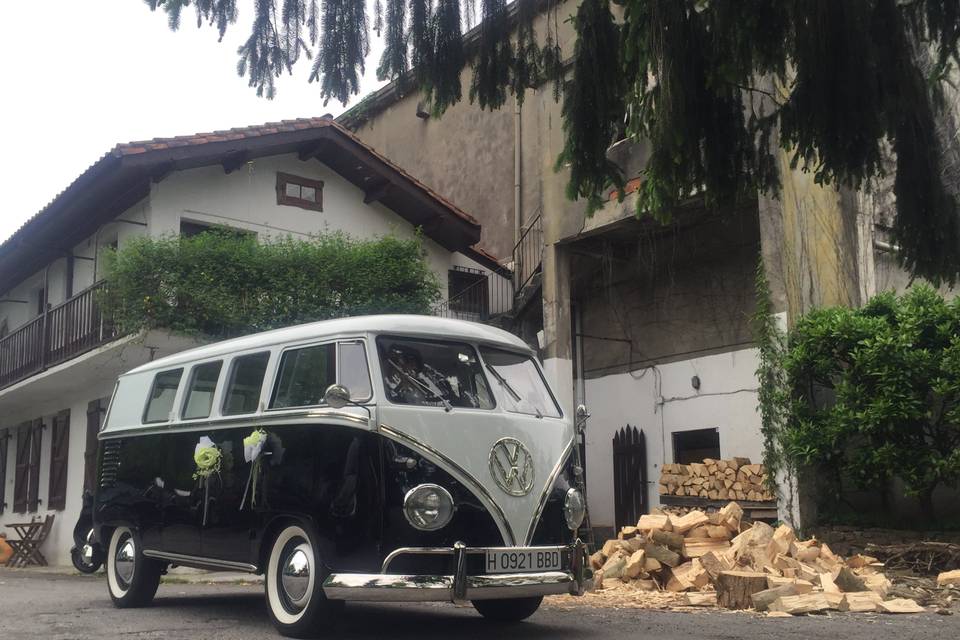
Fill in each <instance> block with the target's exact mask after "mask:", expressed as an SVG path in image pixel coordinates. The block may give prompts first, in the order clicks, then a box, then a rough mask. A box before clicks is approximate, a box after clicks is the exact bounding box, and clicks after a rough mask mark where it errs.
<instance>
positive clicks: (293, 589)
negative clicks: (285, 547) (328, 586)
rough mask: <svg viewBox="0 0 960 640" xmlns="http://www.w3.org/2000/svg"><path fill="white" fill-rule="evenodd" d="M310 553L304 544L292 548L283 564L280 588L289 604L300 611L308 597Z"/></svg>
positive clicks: (307, 546) (308, 547) (306, 544)
mask: <svg viewBox="0 0 960 640" xmlns="http://www.w3.org/2000/svg"><path fill="white" fill-rule="evenodd" d="M311 555H312V551H311V549H310V545H309V544H308V543H306V542H304V543H301V544H299V545H297V546H296V547H294V548H293V550H292V551H291V552H290V554H289V555H288V556H287V558H286V561H285V562H284V563H283V571H282V572H281V573H280V586H281V587H283V592H284V594H285V595H286V596H287V599H288V600H289V601H290V604H292V605H294V606H295V607H297V608H300V609H302V608H303V607H304V606H305V605H306V603H307V600H308V598H309V596H310V594H309V593H308V589H309V587H310V557H311Z"/></svg>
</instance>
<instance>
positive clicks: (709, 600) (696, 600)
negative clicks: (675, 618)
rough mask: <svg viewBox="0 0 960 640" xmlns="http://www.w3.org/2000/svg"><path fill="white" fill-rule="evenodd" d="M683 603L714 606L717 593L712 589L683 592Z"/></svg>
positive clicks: (695, 605) (693, 605)
mask: <svg viewBox="0 0 960 640" xmlns="http://www.w3.org/2000/svg"><path fill="white" fill-rule="evenodd" d="M683 603H684V604H685V605H687V606H688V607H715V606H717V594H716V593H715V592H713V591H705V592H697V591H693V592H689V593H686V594H684V596H683Z"/></svg>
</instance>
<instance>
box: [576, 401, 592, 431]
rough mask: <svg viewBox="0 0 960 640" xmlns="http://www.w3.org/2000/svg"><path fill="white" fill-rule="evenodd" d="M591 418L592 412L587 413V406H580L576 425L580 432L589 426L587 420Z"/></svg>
mask: <svg viewBox="0 0 960 640" xmlns="http://www.w3.org/2000/svg"><path fill="white" fill-rule="evenodd" d="M589 417H590V412H589V411H587V407H586V405H582V404H578V405H577V414H576V425H577V429H578V430H580V431H583V430H584V427H585V426H586V425H587V418H589Z"/></svg>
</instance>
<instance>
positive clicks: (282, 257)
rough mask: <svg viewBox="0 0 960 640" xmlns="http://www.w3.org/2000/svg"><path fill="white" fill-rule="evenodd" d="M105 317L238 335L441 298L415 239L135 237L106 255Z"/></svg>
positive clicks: (412, 308)
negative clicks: (261, 240) (264, 239)
mask: <svg viewBox="0 0 960 640" xmlns="http://www.w3.org/2000/svg"><path fill="white" fill-rule="evenodd" d="M105 279H106V284H107V286H106V291H107V294H106V295H105V296H104V299H103V301H102V304H103V306H104V310H105V313H106V314H107V316H108V317H109V318H111V320H112V321H113V322H114V323H116V324H117V325H118V326H119V327H120V328H121V329H122V330H124V331H131V332H133V331H138V330H141V329H154V328H163V329H169V330H172V331H176V332H179V333H186V334H199V335H204V336H212V337H227V336H236V335H241V334H245V333H252V332H256V331H264V330H267V329H274V328H277V327H285V326H290V325H294V324H299V323H302V322H310V321H313V320H324V319H328V318H337V317H342V316H351V315H362V314H368V313H427V312H429V309H430V307H431V305H432V304H433V303H435V302H436V301H437V300H438V299H439V295H440V289H439V285H438V283H437V280H436V277H435V276H434V274H433V272H432V271H431V270H430V268H429V267H428V266H427V263H426V260H425V259H424V254H423V248H422V246H421V244H420V242H419V240H417V239H413V240H401V239H399V238H396V237H392V236H387V237H383V238H379V239H376V240H354V239H350V238H349V237H347V236H345V235H343V234H341V233H331V234H324V235H320V236H317V237H316V238H313V239H311V240H308V241H306V240H294V239H285V240H281V241H278V242H271V243H266V244H260V243H258V242H257V241H256V238H255V237H252V236H237V235H235V234H223V233H217V232H206V233H201V234H198V235H196V236H192V237H183V236H178V237H171V238H160V239H156V238H150V237H146V236H142V237H137V238H134V239H131V240H130V241H129V242H127V243H125V244H124V245H123V246H122V247H121V248H120V249H119V251H116V252H110V253H108V254H107V260H106V278H105Z"/></svg>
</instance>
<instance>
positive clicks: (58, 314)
mask: <svg viewBox="0 0 960 640" xmlns="http://www.w3.org/2000/svg"><path fill="white" fill-rule="evenodd" d="M103 287H104V284H103V283H102V282H98V283H96V284H94V285H93V286H91V287H88V288H86V289H84V290H83V291H81V292H80V293H78V294H77V295H75V296H73V297H72V298H70V299H69V300H66V301H64V302H62V303H61V304H59V305H57V306H55V307H52V308H50V309H48V310H47V312H46V313H45V314H43V315H40V316H38V317H37V318H35V319H33V320H31V321H30V322H28V323H27V324H25V325H23V326H22V327H20V328H19V329H17V330H16V331H14V332H13V333H11V334H9V335H7V336H4V337H3V338H0V389H2V388H5V387H9V386H10V385H12V384H14V383H16V382H19V381H21V380H23V379H25V378H28V377H30V376H32V375H35V374H37V373H40V372H41V371H44V370H46V369H48V368H49V367H52V366H54V365H57V364H60V363H62V362H66V361H67V360H70V359H71V358H75V357H77V356H79V355H81V354H83V353H86V352H87V351H90V350H91V349H93V348H95V347H98V346H100V345H102V344H105V343H107V342H110V341H111V340H113V339H114V338H117V337H118V332H117V331H116V329H115V328H114V327H113V326H112V325H111V324H110V323H109V322H108V321H106V320H105V319H104V317H103V314H102V313H101V312H100V306H99V305H98V304H97V296H98V295H99V293H100V291H102V290H103Z"/></svg>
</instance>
